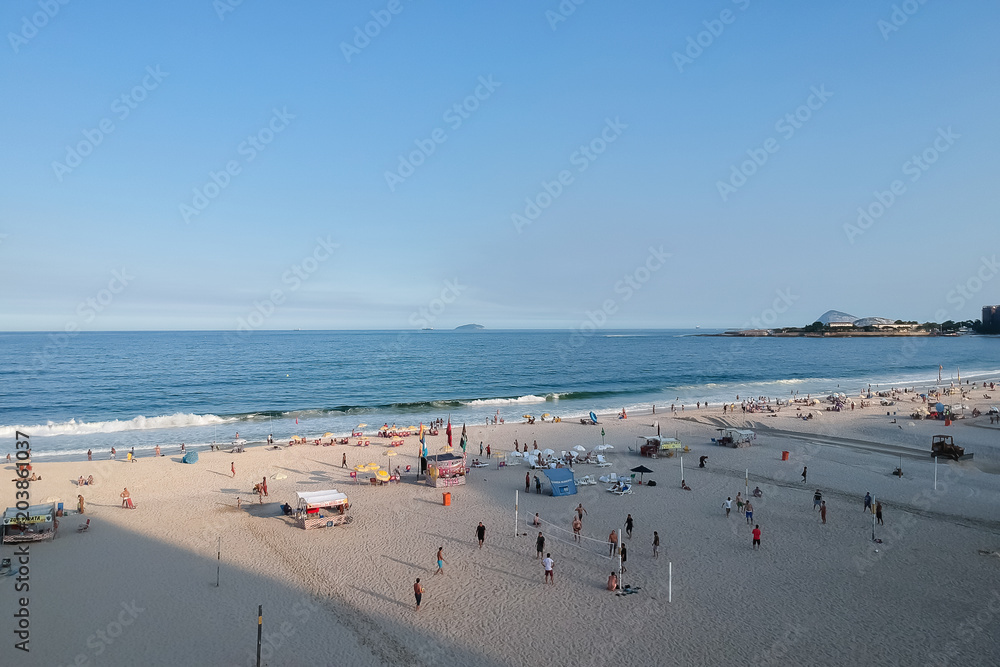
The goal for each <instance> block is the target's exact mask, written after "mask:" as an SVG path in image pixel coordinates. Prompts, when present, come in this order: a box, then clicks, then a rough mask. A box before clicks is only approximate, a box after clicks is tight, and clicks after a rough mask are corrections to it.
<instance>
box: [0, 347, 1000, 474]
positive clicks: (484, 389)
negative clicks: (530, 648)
mask: <svg viewBox="0 0 1000 667" xmlns="http://www.w3.org/2000/svg"><path fill="white" fill-rule="evenodd" d="M697 333H706V332H704V331H700V332H694V331H600V332H597V333H595V334H593V335H591V336H587V337H583V336H579V335H577V336H576V337H571V336H570V334H569V333H568V332H565V331H479V332H469V333H459V332H443V331H442V332H438V331H428V332H371V331H364V332H362V331H359V332H316V331H296V332H292V331H288V332H255V333H253V334H248V335H237V334H234V333H232V332H163V333H148V332H143V333H80V334H77V335H75V336H64V337H61V338H60V337H58V336H56V335H53V334H40V333H6V334H0V387H2V388H0V438H3V439H6V440H8V441H9V444H10V447H0V452H2V451H5V450H8V449H9V450H13V435H14V430H15V428H17V427H20V428H22V430H25V431H26V432H28V433H29V434H31V435H32V436H33V444H34V453H35V455H36V457H45V456H60V457H67V456H71V457H78V456H80V454H82V453H84V452H86V450H87V449H88V448H92V449H94V451H95V452H97V453H99V455H100V456H101V458H104V457H106V452H107V450H108V449H109V448H110V447H111V446H115V447H117V448H120V449H122V448H129V447H135V448H136V450H137V451H141V450H147V449H151V448H152V447H154V446H155V445H157V444H160V445H177V444H179V443H181V442H186V443H188V444H198V443H208V442H212V441H219V442H229V441H230V440H231V439H232V438H233V436H234V434H235V432H236V431H239V433H240V436H241V437H244V438H247V439H249V440H251V441H254V440H263V439H265V438H266V437H267V434H268V433H274V435H275V438H276V439H277V440H278V441H286V440H287V439H288V437H289V436H291V435H293V434H301V435H304V436H316V435H318V434H322V433H324V432H326V431H332V432H334V433H336V434H349V433H350V431H351V429H352V427H354V426H356V425H357V424H358V423H361V422H364V423H368V424H369V425H370V426H371V427H374V426H378V425H381V424H382V423H383V422H389V423H396V424H398V425H400V426H404V425H411V424H413V425H416V424H417V423H419V422H420V421H424V422H427V421H429V420H431V419H433V418H436V417H447V416H448V415H449V414H450V415H451V417H452V420H453V421H455V422H458V423H459V424H461V423H462V422H468V423H470V424H476V423H483V422H485V420H486V418H487V417H488V416H491V415H493V414H495V412H496V411H497V410H499V411H500V415H501V416H503V417H504V418H506V419H507V420H508V421H509V420H519V419H520V417H521V415H522V414H526V413H531V414H534V415H536V416H538V415H540V414H542V413H545V412H549V413H551V414H553V415H559V416H562V417H564V418H573V417H575V416H580V415H584V414H586V413H587V412H589V411H591V410H594V411H597V412H599V413H601V412H616V411H618V410H620V409H621V408H622V407H626V408H630V409H637V408H648V407H649V406H650V405H652V404H656V405H662V406H668V405H669V404H670V403H674V402H676V403H685V404H687V405H692V404H694V403H695V402H696V401H710V402H712V403H715V404H719V403H721V402H722V401H723V400H729V401H732V400H734V399H735V397H736V395H737V394H739V395H740V396H758V395H768V396H774V397H787V396H789V395H790V394H791V393H792V392H795V391H797V392H799V393H800V394H803V395H804V394H806V393H812V394H814V395H818V394H825V393H828V392H830V391H835V390H841V391H848V392H855V391H858V390H860V388H861V387H863V386H867V385H868V383H872V384H873V385H874V384H880V385H883V386H885V385H890V384H892V385H896V386H902V385H907V386H918V387H926V386H930V385H932V384H934V383H935V382H936V379H937V372H938V366H939V365H943V366H944V371H943V377H944V379H945V381H946V382H947V381H948V380H949V379H952V378H954V377H955V375H956V374H957V373H958V372H959V371H960V372H961V374H962V377H963V378H966V377H969V378H971V377H973V376H974V375H976V374H979V375H987V376H991V377H993V378H996V377H998V376H1000V370H997V369H998V368H1000V339H998V338H997V337H983V336H962V337H957V338H952V337H942V338H843V339H813V338H771V339H758V338H740V339H734V338H719V337H708V336H699V335H694V334H697ZM296 420H298V423H296ZM369 430H370V429H369Z"/></svg>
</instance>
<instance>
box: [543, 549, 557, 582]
mask: <svg viewBox="0 0 1000 667" xmlns="http://www.w3.org/2000/svg"><path fill="white" fill-rule="evenodd" d="M552 565H553V563H552V554H545V558H543V559H542V567H543V568H544V569H545V583H550V582H551V583H553V584H554V583H556V577H555V574H553V572H552Z"/></svg>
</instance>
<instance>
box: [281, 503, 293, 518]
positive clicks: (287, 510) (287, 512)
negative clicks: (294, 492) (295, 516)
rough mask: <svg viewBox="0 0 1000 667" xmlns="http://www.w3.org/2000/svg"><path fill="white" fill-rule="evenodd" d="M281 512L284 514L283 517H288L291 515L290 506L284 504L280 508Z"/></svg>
mask: <svg viewBox="0 0 1000 667" xmlns="http://www.w3.org/2000/svg"><path fill="white" fill-rule="evenodd" d="M281 512H282V513H283V514H284V515H285V516H289V515H291V514H292V506H291V505H289V504H288V503H285V504H284V505H282V506H281Z"/></svg>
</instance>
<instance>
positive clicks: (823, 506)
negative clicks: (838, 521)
mask: <svg viewBox="0 0 1000 667" xmlns="http://www.w3.org/2000/svg"><path fill="white" fill-rule="evenodd" d="M819 518H820V519H822V520H823V523H826V501H825V500H824V501H823V502H822V503H820V506H819Z"/></svg>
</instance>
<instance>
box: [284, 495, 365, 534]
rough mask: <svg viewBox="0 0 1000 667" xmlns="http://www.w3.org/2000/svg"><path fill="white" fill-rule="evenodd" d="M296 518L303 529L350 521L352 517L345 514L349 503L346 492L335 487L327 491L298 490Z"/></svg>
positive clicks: (330, 526)
mask: <svg viewBox="0 0 1000 667" xmlns="http://www.w3.org/2000/svg"><path fill="white" fill-rule="evenodd" d="M295 495H296V498H297V500H298V505H297V507H296V510H297V512H296V513H297V517H296V518H297V520H298V523H299V527H300V528H302V529H304V530H310V529H312V528H332V527H333V526H344V525H347V524H349V523H351V522H352V521H353V520H354V518H353V517H350V516H348V515H347V510H348V509H350V503H349V502H348V501H347V494H346V493H339V492H338V491H337V489H330V490H328V491H298V492H296V494H295Z"/></svg>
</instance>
